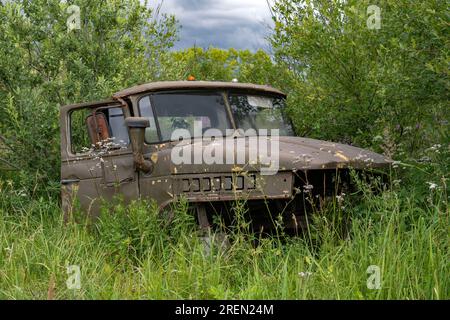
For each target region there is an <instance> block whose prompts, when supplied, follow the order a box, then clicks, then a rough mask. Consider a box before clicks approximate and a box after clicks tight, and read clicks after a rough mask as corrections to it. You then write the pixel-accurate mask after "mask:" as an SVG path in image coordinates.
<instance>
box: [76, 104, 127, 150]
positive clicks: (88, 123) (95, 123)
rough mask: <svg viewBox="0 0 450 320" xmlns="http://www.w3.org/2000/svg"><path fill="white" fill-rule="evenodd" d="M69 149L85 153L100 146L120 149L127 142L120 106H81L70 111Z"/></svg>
mask: <svg viewBox="0 0 450 320" xmlns="http://www.w3.org/2000/svg"><path fill="white" fill-rule="evenodd" d="M70 135H71V148H72V149H71V150H72V153H74V154H79V153H86V152H88V151H89V150H90V149H92V148H98V147H100V146H103V147H107V148H108V149H120V148H124V147H126V146H127V145H128V144H129V136H128V130H127V127H126V125H125V117H124V114H123V110H122V108H121V107H112V108H97V109H93V108H83V109H76V110H74V111H72V112H71V113H70Z"/></svg>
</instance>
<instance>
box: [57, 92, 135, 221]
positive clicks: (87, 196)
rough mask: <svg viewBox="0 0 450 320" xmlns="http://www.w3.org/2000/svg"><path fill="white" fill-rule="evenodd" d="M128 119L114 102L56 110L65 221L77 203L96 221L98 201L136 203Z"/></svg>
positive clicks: (126, 112)
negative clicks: (59, 115)
mask: <svg viewBox="0 0 450 320" xmlns="http://www.w3.org/2000/svg"><path fill="white" fill-rule="evenodd" d="M128 116H129V110H128V107H123V106H121V105H120V104H117V102H114V101H109V102H103V103H96V104H92V105H87V104H81V105H74V106H66V107H63V108H62V109H61V198H62V207H63V210H64V212H65V215H66V217H67V215H70V214H71V213H72V210H73V208H74V206H75V205H76V204H77V203H78V204H79V205H80V206H81V209H82V211H83V212H85V213H87V214H89V215H91V216H94V217H95V216H97V215H98V213H99V211H100V210H99V209H100V205H101V202H102V199H103V200H106V201H111V200H112V199H113V198H114V197H115V196H117V195H120V196H121V197H123V200H124V201H130V200H132V199H136V198H137V197H138V181H137V178H138V177H137V173H136V172H135V168H134V162H133V152H132V149H131V146H130V141H129V136H128V129H127V127H126V126H125V117H128Z"/></svg>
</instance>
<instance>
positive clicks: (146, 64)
mask: <svg viewBox="0 0 450 320" xmlns="http://www.w3.org/2000/svg"><path fill="white" fill-rule="evenodd" d="M72 4H76V5H77V6H78V7H79V9H80V28H79V29H75V30H69V29H68V25H67V20H68V18H69V17H70V16H71V13H72V12H70V11H68V8H69V6H70V5H72ZM0 21H2V23H1V25H0V56H1V57H2V58H1V59H0V101H2V105H3V107H2V108H0V139H1V140H0V158H1V159H3V161H2V163H1V164H0V166H1V165H4V164H6V165H7V166H9V167H11V164H13V165H14V167H16V168H17V167H18V168H20V169H21V171H19V173H17V172H15V174H14V175H13V177H19V176H23V177H26V180H27V179H29V177H32V178H33V179H34V180H37V182H42V183H43V184H40V185H46V184H48V183H49V182H52V181H57V180H58V179H57V177H58V175H59V169H58V168H59V131H58V120H59V119H58V106H59V105H64V104H69V103H74V102H84V101H90V100H95V99H99V98H105V97H108V96H110V95H111V93H112V92H114V91H116V90H119V89H121V88H124V87H127V86H130V85H134V84H137V83H140V82H147V81H150V80H152V79H154V78H155V76H156V75H157V70H158V68H159V63H160V61H159V60H160V58H161V55H162V53H164V52H165V51H167V50H168V49H169V48H170V47H171V46H172V45H173V42H174V41H175V39H176V32H177V25H176V21H175V18H174V17H173V16H167V15H162V14H160V13H159V7H158V8H156V9H151V8H149V7H148V6H147V4H146V3H141V1H139V0H108V1H89V0H79V1H76V2H75V1H66V2H61V1H58V0H33V1H30V0H16V1H8V2H6V3H5V4H0ZM8 164H9V165H8ZM35 182H36V181H35ZM29 185H31V183H30V184H29Z"/></svg>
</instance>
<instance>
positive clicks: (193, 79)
mask: <svg viewBox="0 0 450 320" xmlns="http://www.w3.org/2000/svg"><path fill="white" fill-rule="evenodd" d="M187 80H188V81H195V77H194V76H193V75H189V76H188V78H187Z"/></svg>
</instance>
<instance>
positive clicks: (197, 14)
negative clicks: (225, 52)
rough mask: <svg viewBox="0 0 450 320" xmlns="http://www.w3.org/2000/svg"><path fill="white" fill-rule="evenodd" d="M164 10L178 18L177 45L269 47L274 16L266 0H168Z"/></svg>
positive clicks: (251, 48)
mask: <svg viewBox="0 0 450 320" xmlns="http://www.w3.org/2000/svg"><path fill="white" fill-rule="evenodd" d="M162 11H163V12H164V13H170V14H174V15H175V16H176V18H177V19H178V21H179V23H180V25H181V30H180V41H179V42H178V43H176V45H175V49H183V48H188V47H192V46H193V45H194V44H195V45H196V46H198V47H204V48H207V47H209V46H214V47H219V48H224V49H226V48H230V47H233V48H236V49H250V50H253V51H254V50H257V49H259V48H262V49H268V46H269V45H268V42H267V40H266V39H265V38H266V37H267V36H268V35H269V33H270V27H271V26H272V20H271V18H270V12H269V9H268V7H267V3H266V0H245V1H244V0H222V1H220V0H165V1H164V4H163V7H162Z"/></svg>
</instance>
